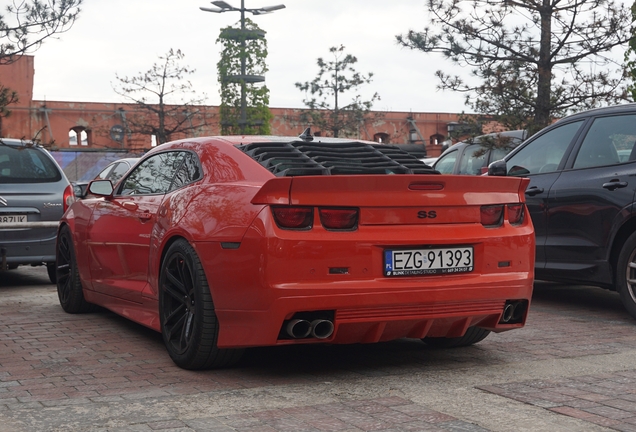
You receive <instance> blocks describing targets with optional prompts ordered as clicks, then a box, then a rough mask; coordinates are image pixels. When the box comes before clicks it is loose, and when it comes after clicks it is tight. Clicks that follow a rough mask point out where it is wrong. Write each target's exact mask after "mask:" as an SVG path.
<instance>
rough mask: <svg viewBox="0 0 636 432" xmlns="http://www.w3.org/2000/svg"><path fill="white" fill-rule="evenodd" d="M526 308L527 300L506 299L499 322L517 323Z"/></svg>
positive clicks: (521, 319)
mask: <svg viewBox="0 0 636 432" xmlns="http://www.w3.org/2000/svg"><path fill="white" fill-rule="evenodd" d="M527 310H528V301H527V300H506V304H505V305H504V309H503V313H502V314H501V319H500V320H499V323H500V324H518V323H521V322H522V321H523V317H524V316H525V315H526V311H527Z"/></svg>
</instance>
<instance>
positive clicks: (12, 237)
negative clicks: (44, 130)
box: [0, 138, 75, 283]
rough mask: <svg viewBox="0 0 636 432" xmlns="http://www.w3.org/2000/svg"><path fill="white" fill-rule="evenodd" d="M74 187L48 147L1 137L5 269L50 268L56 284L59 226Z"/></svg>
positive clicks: (0, 237) (0, 239) (0, 256)
mask: <svg viewBox="0 0 636 432" xmlns="http://www.w3.org/2000/svg"><path fill="white" fill-rule="evenodd" d="M74 200H75V195H74V193H73V187H72V186H71V184H70V182H69V181H68V179H67V178H66V176H65V175H64V172H63V171H62V169H61V168H60V167H59V165H58V164H57V162H55V159H53V157H52V156H51V155H50V154H49V152H48V151H46V149H44V147H42V146H40V145H38V144H34V143H32V142H29V141H22V140H16V139H7V138H2V139H0V271H6V270H10V269H14V268H16V267H18V266H19V265H32V266H36V265H46V267H47V270H48V274H49V279H51V282H52V283H55V281H56V274H55V273H56V269H55V240H56V237H57V225H58V222H59V220H60V218H61V217H62V215H63V214H64V212H65V211H66V209H67V208H68V207H69V206H70V205H71V204H72V203H73V201H74Z"/></svg>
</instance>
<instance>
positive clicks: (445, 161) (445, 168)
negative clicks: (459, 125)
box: [435, 151, 457, 174]
mask: <svg viewBox="0 0 636 432" xmlns="http://www.w3.org/2000/svg"><path fill="white" fill-rule="evenodd" d="M456 160H457V151H454V152H450V153H447V154H446V155H444V157H441V158H439V159H437V161H436V162H435V169H436V170H437V171H439V172H441V173H442V174H452V173H453V168H455V161H456Z"/></svg>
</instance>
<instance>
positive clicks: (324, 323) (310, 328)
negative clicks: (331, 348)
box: [285, 319, 334, 339]
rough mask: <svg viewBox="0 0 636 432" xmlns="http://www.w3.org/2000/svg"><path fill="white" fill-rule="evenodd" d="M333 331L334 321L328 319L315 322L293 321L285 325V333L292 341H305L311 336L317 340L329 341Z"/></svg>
mask: <svg viewBox="0 0 636 432" xmlns="http://www.w3.org/2000/svg"><path fill="white" fill-rule="evenodd" d="M333 331H334V325H333V321H331V320H328V319H315V320H313V321H309V320H305V319H292V320H290V321H289V322H288V323H287V325H285V333H287V335H288V336H289V337H291V338H292V339H304V338H307V337H310V336H311V337H313V338H316V339H327V338H328V337H330V336H331V335H332V334H333Z"/></svg>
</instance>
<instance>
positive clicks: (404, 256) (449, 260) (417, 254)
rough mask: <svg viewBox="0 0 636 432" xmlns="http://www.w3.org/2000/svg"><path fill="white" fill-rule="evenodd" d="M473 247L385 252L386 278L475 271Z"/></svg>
mask: <svg viewBox="0 0 636 432" xmlns="http://www.w3.org/2000/svg"><path fill="white" fill-rule="evenodd" d="M473 268H474V257H473V247H472V246H461V247H446V248H423V249H398V250H385V251H384V276H417V275H428V274H440V273H466V272H471V271H473Z"/></svg>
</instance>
